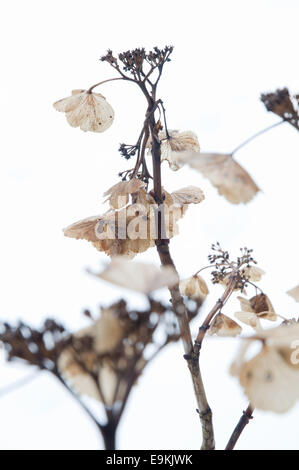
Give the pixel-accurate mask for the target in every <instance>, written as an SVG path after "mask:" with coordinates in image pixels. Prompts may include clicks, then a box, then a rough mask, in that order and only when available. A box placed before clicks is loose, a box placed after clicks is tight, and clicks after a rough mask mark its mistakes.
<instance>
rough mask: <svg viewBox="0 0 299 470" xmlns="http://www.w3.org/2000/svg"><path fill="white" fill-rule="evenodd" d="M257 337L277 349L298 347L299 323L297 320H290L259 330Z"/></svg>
mask: <svg viewBox="0 0 299 470" xmlns="http://www.w3.org/2000/svg"><path fill="white" fill-rule="evenodd" d="M256 337H257V339H260V340H262V341H263V342H264V343H266V344H267V345H268V346H271V347H275V348H277V349H281V348H292V347H294V348H297V347H298V345H299V323H298V322H296V321H295V320H289V321H288V322H287V323H282V324H281V325H279V326H277V327H275V328H270V329H267V330H263V331H259V332H258V334H257V336H256Z"/></svg>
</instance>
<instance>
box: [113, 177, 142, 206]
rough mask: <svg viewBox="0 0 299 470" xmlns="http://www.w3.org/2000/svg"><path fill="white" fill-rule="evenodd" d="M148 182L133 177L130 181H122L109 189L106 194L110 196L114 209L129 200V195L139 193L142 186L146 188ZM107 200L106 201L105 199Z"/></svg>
mask: <svg viewBox="0 0 299 470" xmlns="http://www.w3.org/2000/svg"><path fill="white" fill-rule="evenodd" d="M145 187H146V184H145V183H144V182H143V181H141V180H140V179H138V178H132V179H130V180H129V181H120V182H119V183H116V184H115V185H113V186H112V187H111V188H109V189H108V190H107V191H105V192H104V196H109V197H108V199H107V201H109V203H110V206H111V207H112V208H114V209H120V208H122V207H124V206H125V205H126V204H127V203H128V202H129V195H130V194H134V193H137V192H138V191H139V190H140V189H141V188H142V189H144V188H145ZM105 202H106V201H105Z"/></svg>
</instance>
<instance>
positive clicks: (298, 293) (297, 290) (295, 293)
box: [287, 286, 299, 302]
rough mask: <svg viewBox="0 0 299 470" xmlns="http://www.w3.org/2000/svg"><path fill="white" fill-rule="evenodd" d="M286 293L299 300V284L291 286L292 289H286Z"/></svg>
mask: <svg viewBox="0 0 299 470" xmlns="http://www.w3.org/2000/svg"><path fill="white" fill-rule="evenodd" d="M287 294H289V295H290V296H291V297H293V299H294V300H296V302H299V286H296V287H293V289H290V290H288V291H287Z"/></svg>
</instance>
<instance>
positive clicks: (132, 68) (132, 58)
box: [101, 46, 173, 75]
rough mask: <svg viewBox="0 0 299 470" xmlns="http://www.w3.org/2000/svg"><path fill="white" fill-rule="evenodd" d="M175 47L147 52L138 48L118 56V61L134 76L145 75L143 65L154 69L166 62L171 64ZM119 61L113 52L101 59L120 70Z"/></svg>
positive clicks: (156, 48)
mask: <svg viewBox="0 0 299 470" xmlns="http://www.w3.org/2000/svg"><path fill="white" fill-rule="evenodd" d="M172 51H173V47H172V46H166V47H164V48H163V49H159V48H158V47H154V48H153V50H151V51H149V52H146V50H145V49H144V48H136V49H132V50H129V51H125V52H122V53H120V54H119V55H118V59H119V60H120V61H121V62H122V64H123V70H124V71H125V72H130V73H132V74H135V73H137V74H141V75H143V65H144V63H145V62H146V63H147V64H148V65H149V66H150V67H151V68H152V69H155V68H157V67H160V66H162V65H163V64H164V63H165V62H169V61H170V58H169V55H170V54H171V53H172ZM118 59H117V58H116V57H115V56H114V55H113V53H112V51H111V50H108V52H107V54H106V55H104V56H102V57H101V61H106V62H108V63H109V64H110V65H112V66H113V67H116V68H119V65H118Z"/></svg>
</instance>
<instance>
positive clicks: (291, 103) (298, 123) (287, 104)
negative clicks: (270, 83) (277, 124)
mask: <svg viewBox="0 0 299 470" xmlns="http://www.w3.org/2000/svg"><path fill="white" fill-rule="evenodd" d="M261 101H262V102H263V103H264V105H265V107H266V109H267V111H271V112H272V113H274V114H276V115H277V116H279V117H281V118H282V119H283V120H284V121H286V122H289V123H290V124H291V125H292V126H293V127H295V129H297V131H299V95H294V96H293V97H291V95H290V92H289V90H288V89H287V88H282V89H278V90H276V91H275V92H271V93H263V94H262V95H261Z"/></svg>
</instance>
